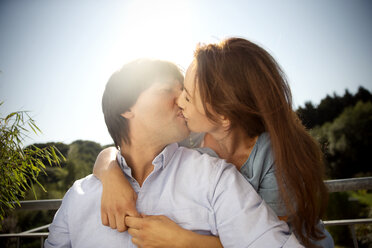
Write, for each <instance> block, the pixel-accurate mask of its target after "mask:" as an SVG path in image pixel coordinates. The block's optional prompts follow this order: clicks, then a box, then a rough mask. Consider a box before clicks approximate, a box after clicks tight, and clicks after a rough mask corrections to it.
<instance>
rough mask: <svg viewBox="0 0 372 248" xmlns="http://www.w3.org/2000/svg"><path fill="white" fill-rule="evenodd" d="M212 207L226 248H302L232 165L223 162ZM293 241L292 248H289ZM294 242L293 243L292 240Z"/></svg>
mask: <svg viewBox="0 0 372 248" xmlns="http://www.w3.org/2000/svg"><path fill="white" fill-rule="evenodd" d="M221 163H222V166H221V167H218V168H219V169H218V171H217V175H216V183H215V185H214V188H212V197H211V205H212V208H213V210H214V211H215V218H216V227H217V232H218V235H219V237H220V240H221V243H222V245H223V246H224V247H284V246H285V247H302V246H301V245H300V244H299V243H298V241H297V240H296V238H295V237H292V236H291V234H290V232H289V228H288V225H287V224H286V223H285V222H283V221H280V220H279V219H278V218H277V216H276V214H275V213H274V212H273V210H272V209H270V208H269V207H268V206H267V204H266V203H265V202H264V201H263V200H262V198H261V197H260V196H259V195H258V194H257V192H256V191H255V190H254V189H253V187H252V186H251V185H250V184H249V182H247V180H245V178H244V177H243V176H242V175H241V174H240V173H239V172H238V171H237V170H236V168H235V167H234V166H232V165H229V164H227V163H226V162H225V161H224V160H223V161H221ZM289 238H291V242H290V244H293V245H290V246H288V244H286V242H287V241H288V239H289ZM293 239H294V240H293Z"/></svg>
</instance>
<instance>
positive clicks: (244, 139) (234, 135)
mask: <svg viewBox="0 0 372 248" xmlns="http://www.w3.org/2000/svg"><path fill="white" fill-rule="evenodd" d="M257 138H258V136H255V137H249V136H248V135H246V133H245V132H244V131H242V130H240V129H235V130H231V131H230V132H227V131H223V132H219V133H206V134H205V136H204V142H203V146H204V147H209V148H211V149H212V150H214V151H215V152H216V153H217V155H218V156H219V157H220V158H223V159H225V160H226V161H227V162H229V163H232V164H234V165H235V166H236V168H237V169H240V168H241V167H242V165H243V164H244V163H245V162H246V161H247V159H248V157H249V155H250V154H251V152H252V149H253V147H254V145H255V144H256V141H257Z"/></svg>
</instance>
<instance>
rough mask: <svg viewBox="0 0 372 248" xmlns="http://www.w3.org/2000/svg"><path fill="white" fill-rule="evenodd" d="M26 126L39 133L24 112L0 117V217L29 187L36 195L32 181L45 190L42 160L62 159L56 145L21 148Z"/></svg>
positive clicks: (27, 130)
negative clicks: (40, 179)
mask: <svg viewBox="0 0 372 248" xmlns="http://www.w3.org/2000/svg"><path fill="white" fill-rule="evenodd" d="M0 105H2V103H0ZM29 129H31V130H32V132H34V133H36V134H37V133H39V132H41V131H40V129H39V128H38V127H37V126H36V124H35V121H34V120H33V119H32V118H31V117H30V116H29V115H28V112H26V111H18V112H13V113H11V114H9V115H7V116H6V117H5V118H4V117H1V118H0V135H1V145H0V220H3V218H4V216H5V213H6V211H7V210H10V209H14V208H15V206H16V204H18V205H19V199H21V198H24V197H25V194H26V192H27V191H28V190H31V191H32V192H33V194H34V197H35V198H36V197H37V196H36V192H35V184H36V185H38V186H39V187H40V188H41V189H42V190H44V191H45V189H44V187H43V186H42V184H41V183H40V182H39V181H38V176H39V174H40V173H45V169H46V166H45V162H47V164H49V165H52V164H59V163H60V162H61V159H64V157H63V156H62V154H60V153H59V151H58V150H57V149H55V147H44V148H38V147H36V146H30V147H27V148H23V141H24V139H25V137H27V134H28V133H29V132H30V131H29ZM0 227H1V225H0Z"/></svg>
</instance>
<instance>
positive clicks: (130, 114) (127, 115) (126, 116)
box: [121, 109, 134, 119]
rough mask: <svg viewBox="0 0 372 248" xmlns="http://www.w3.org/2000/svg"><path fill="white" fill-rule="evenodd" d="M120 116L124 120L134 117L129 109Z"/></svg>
mask: <svg viewBox="0 0 372 248" xmlns="http://www.w3.org/2000/svg"><path fill="white" fill-rule="evenodd" d="M121 116H123V117H124V118H125V119H132V118H133V117H134V113H133V112H132V110H131V109H130V110H128V111H126V112H124V113H122V114H121Z"/></svg>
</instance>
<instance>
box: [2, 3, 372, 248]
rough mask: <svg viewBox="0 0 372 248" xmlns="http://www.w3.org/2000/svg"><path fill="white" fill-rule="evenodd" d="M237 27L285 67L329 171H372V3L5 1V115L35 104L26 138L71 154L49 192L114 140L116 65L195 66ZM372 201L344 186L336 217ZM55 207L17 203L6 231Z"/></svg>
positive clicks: (362, 229)
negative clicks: (200, 49) (145, 60)
mask: <svg viewBox="0 0 372 248" xmlns="http://www.w3.org/2000/svg"><path fill="white" fill-rule="evenodd" d="M232 36H239V37H243V38H246V39H249V40H251V41H253V42H255V43H257V44H259V45H260V46H262V47H263V48H265V49H266V50H267V51H269V53H270V54H272V55H273V57H274V58H275V59H276V60H277V61H278V63H279V64H280V65H281V67H282V68H283V70H284V72H285V73H286V75H287V77H288V81H289V84H290V87H291V90H292V94H293V98H294V106H293V107H294V109H295V110H296V111H297V113H298V114H299V116H300V118H301V119H302V121H303V123H304V124H305V125H306V126H307V128H308V129H309V131H310V132H311V134H312V135H313V136H314V137H315V138H317V139H318V140H319V142H320V143H321V145H322V148H323V150H324V153H325V158H326V166H327V167H326V172H327V179H337V178H352V177H362V176H371V175H372V169H371V168H372V167H371V163H370V160H369V156H368V153H369V152H370V150H371V148H372V146H371V142H372V130H371V127H372V95H371V92H372V48H371V44H372V1H368V0H366V1H361V0H358V1H348V0H337V1H336V0H313V1H306V2H305V1H295V0H281V1H275V0H262V1H247V0H245V1H236V0H230V1H219V0H214V1H211V0H208V1H196V0H189V1H175V0H174V1H170V0H160V1H145V0H137V1H134V0H127V1H112V0H110V1H87V0H79V1H72V0H65V1H41V0H35V1H26V0H19V1H11V0H1V1H0V101H3V102H4V103H3V104H2V105H1V106H0V113H1V116H6V115H7V114H9V113H11V112H14V111H21V110H27V111H30V112H29V114H30V116H31V117H32V118H33V119H34V120H35V121H36V124H37V126H38V127H39V128H40V129H41V130H42V134H39V135H35V134H32V133H30V134H29V137H27V138H26V139H25V140H24V144H25V145H30V144H36V145H37V146H38V147H45V146H47V145H50V144H54V145H56V146H57V148H58V149H59V150H60V151H61V152H62V153H63V154H64V155H65V157H66V158H67V160H66V162H64V163H63V164H62V166H61V167H47V173H48V177H46V176H42V177H41V179H40V181H41V183H42V184H43V185H44V186H45V188H46V189H47V191H48V192H47V193H45V192H43V191H42V190H41V189H40V190H38V192H37V194H38V198H39V199H47V198H49V199H51V198H62V197H63V195H64V192H65V191H66V190H67V189H68V187H70V186H71V184H72V182H73V181H74V180H76V179H78V178H81V177H83V176H85V175H87V174H90V173H91V172H92V166H93V163H94V161H95V158H96V156H97V154H98V152H99V151H100V150H101V149H102V148H103V147H104V146H106V145H108V144H111V143H112V140H111V138H110V136H109V134H108V132H107V129H106V126H105V123H104V120H103V115H102V112H101V96H102V93H103V90H104V87H105V84H106V82H107V80H108V78H109V77H110V75H111V74H112V73H113V72H114V71H115V70H117V69H119V68H120V67H121V66H122V65H123V64H124V63H126V62H129V61H131V60H133V59H136V58H139V57H151V58H159V59H166V60H170V61H173V62H175V63H176V64H178V65H179V66H180V67H181V68H183V69H186V68H187V67H188V65H189V63H190V62H191V60H192V58H193V51H194V49H195V47H196V45H197V44H198V43H210V42H219V41H221V40H223V39H224V38H227V37H232ZM26 198H28V199H34V197H33V195H32V194H29V195H27V196H26ZM371 206H372V194H371V192H370V191H368V190H360V191H356V192H343V193H332V194H330V203H329V209H328V212H327V216H326V217H325V219H331V220H332V219H349V218H361V217H369V218H371V217H372V210H371V209H372V208H371ZM53 214H54V212H53V211H39V212H32V213H31V212H15V213H13V215H12V216H10V217H9V218H7V219H5V220H4V221H5V222H4V223H5V224H3V231H2V232H5V233H6V232H19V231H22V230H27V229H31V228H33V227H35V226H38V225H43V224H46V223H49V222H50V221H51V219H52V216H53ZM328 230H330V231H331V233H332V235H333V237H334V239H335V241H336V244H337V246H339V247H350V246H351V245H352V241H351V238H350V233H349V230H348V229H347V227H329V228H328ZM357 232H358V241H359V245H360V247H371V244H372V234H371V233H372V227H371V225H361V226H359V227H358V230H357ZM3 241H4V240H3V239H0V242H3ZM37 242H40V241H37V240H36V241H35V240H32V239H30V240H26V241H24V243H23V246H22V247H38V246H40V245H38V244H36V243H37ZM0 244H1V243H0ZM4 246H5V244H4ZM6 246H9V247H11V244H10V243H7V244H6Z"/></svg>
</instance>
